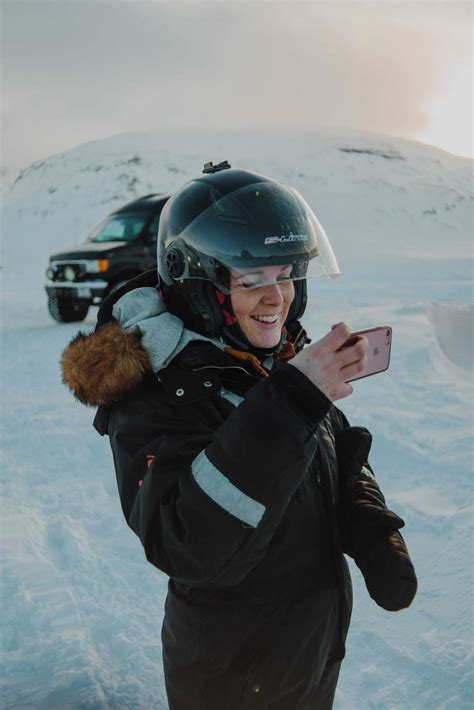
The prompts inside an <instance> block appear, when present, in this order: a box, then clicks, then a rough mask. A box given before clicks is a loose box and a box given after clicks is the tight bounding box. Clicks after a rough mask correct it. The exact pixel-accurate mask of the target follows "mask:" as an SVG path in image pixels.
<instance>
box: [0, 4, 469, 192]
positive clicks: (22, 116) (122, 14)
mask: <svg viewBox="0 0 474 710" xmlns="http://www.w3.org/2000/svg"><path fill="white" fill-rule="evenodd" d="M1 7H2V83H1V98H2V101H1V104H2V109H1V113H2V165H3V171H4V175H5V173H6V174H7V175H8V177H9V178H10V177H14V174H12V173H15V172H17V171H18V170H19V169H20V168H23V167H27V166H28V165H29V164H30V163H31V162H32V161H35V160H40V159H43V158H45V157H47V156H49V155H51V154H53V153H57V152H61V151H63V150H67V149H69V148H72V147H74V146H76V145H78V144H80V143H83V142H86V141H90V140H96V139H100V138H105V137H108V136H111V135H114V134H117V133H122V132H126V131H148V130H161V129H163V130H170V129H176V130H178V131H179V130H185V131H186V130H191V129H193V130H194V129H196V130H198V131H200V130H206V131H213V132H214V131H220V130H225V129H236V130H245V129H252V130H257V131H259V130H262V131H270V130H271V131H279V130H281V129H289V130H295V131H303V130H304V131H307V130H308V131H311V130H313V129H316V130H317V129H320V128H328V127H329V128H337V129H338V128H344V127H348V128H352V129H359V130H367V131H374V132H377V133H384V134H388V135H396V136H402V137H405V138H410V139H415V140H421V141H423V142H426V143H430V144H433V145H436V146H439V147H441V148H443V149H445V150H448V151H450V152H452V153H455V154H458V155H463V156H472V155H473V147H472V98H473V83H472V82H473V70H472V49H473V33H472V10H473V5H472V4H471V3H469V2H437V1H436V0H431V1H430V2H416V1H410V2H408V1H405V2H397V1H385V0H375V1H372V2H358V1H352V2H338V1H337V0H332V1H331V2H300V1H299V0H291V2H290V1H288V2H278V1H277V0H260V1H256V0H255V1H253V0H247V1H243V0H221V1H220V2H202V1H200V0H194V1H188V2H182V1H181V0H174V2H161V1H159V0H156V1H154V0H148V1H147V2H143V1H142V0H136V1H133V0H56V1H53V2H51V1H50V0H47V1H46V0H35V1H33V0H3V2H2V5H1Z"/></svg>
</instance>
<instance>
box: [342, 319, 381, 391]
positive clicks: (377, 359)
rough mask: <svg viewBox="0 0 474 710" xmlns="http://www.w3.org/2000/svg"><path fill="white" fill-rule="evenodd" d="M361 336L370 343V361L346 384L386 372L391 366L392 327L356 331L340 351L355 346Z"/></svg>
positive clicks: (378, 326) (379, 326) (376, 327)
mask: <svg viewBox="0 0 474 710" xmlns="http://www.w3.org/2000/svg"><path fill="white" fill-rule="evenodd" d="M361 335H364V336H365V337H366V338H367V340H368V341H369V352H368V360H367V362H366V364H365V366H364V369H363V370H362V371H361V372H359V374H357V375H356V376H355V377H351V379H350V380H346V382H353V381H354V380H360V379H362V378H363V377H370V376H371V375H376V374H377V373H378V372H385V370H387V369H388V366H389V364H390V349H391V347H392V328H391V326H389V325H377V326H375V327H374V328H367V329H366V330H356V331H354V332H353V333H351V335H350V337H349V339H348V340H346V342H345V343H344V344H343V345H341V347H340V348H338V349H339V350H343V349H344V348H348V347H350V346H351V345H354V344H355V343H356V342H357V340H358V338H359V337H360V336H361Z"/></svg>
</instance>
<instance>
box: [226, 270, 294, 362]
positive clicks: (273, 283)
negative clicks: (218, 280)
mask: <svg viewBox="0 0 474 710" xmlns="http://www.w3.org/2000/svg"><path fill="white" fill-rule="evenodd" d="M290 276H291V266H288V265H286V266H266V267H263V268H262V269H261V270H259V271H257V272H256V271H255V270H252V269H247V270H241V271H239V272H236V271H231V277H230V289H231V291H232V296H231V302H232V307H233V310H234V314H235V317H236V319H237V323H238V324H239V327H240V329H241V331H242V333H243V334H244V335H245V337H246V338H247V340H248V341H249V342H250V343H251V344H252V345H255V346H256V347H257V348H261V349H272V348H274V347H275V346H276V345H278V343H279V342H280V339H281V334H282V330H283V328H284V325H285V322H286V319H287V317H288V312H289V310H290V306H291V304H292V302H293V299H294V297H295V288H294V285H293V281H291V280H290ZM255 277H256V280H257V281H259V282H260V281H261V282H264V283H266V285H265V286H260V287H257V288H255V287H254V286H253V284H254V283H255V281H254V279H255ZM242 287H243V288H242ZM234 289H236V290H235V292H234Z"/></svg>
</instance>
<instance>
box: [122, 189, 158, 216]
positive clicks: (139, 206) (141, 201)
mask: <svg viewBox="0 0 474 710" xmlns="http://www.w3.org/2000/svg"><path fill="white" fill-rule="evenodd" d="M170 197H171V195H169V194H168V193H166V192H156V193H153V192H152V193H150V194H149V195H143V197H139V198H138V200H133V202H128V203H127V204H126V205H123V207H120V208H119V209H118V210H114V212H113V214H119V213H120V212H135V210H137V211H140V212H141V211H142V210H143V209H148V210H152V209H153V208H154V207H156V205H157V204H158V203H160V202H166V200H168V199H169V198H170Z"/></svg>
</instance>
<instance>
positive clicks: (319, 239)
mask: <svg viewBox="0 0 474 710" xmlns="http://www.w3.org/2000/svg"><path fill="white" fill-rule="evenodd" d="M210 194H211V204H210V206H209V207H208V208H207V209H205V210H204V211H203V212H202V213H201V214H200V215H199V216H198V217H197V218H196V219H194V220H193V221H192V222H191V223H190V224H189V225H188V226H187V227H186V229H185V230H184V231H183V232H182V233H181V234H180V235H179V236H178V235H177V238H176V239H175V240H174V241H173V243H172V244H171V245H170V247H171V251H173V250H174V252H175V253H176V251H178V252H181V254H182V271H181V274H180V276H179V277H178V278H179V279H206V280H208V281H212V282H213V283H214V284H215V285H216V286H217V288H219V290H221V291H222V292H224V293H234V292H236V291H240V290H243V289H249V288H261V287H262V286H266V285H268V284H273V283H277V282H281V281H287V280H291V281H295V280H298V279H308V278H315V277H317V276H326V277H334V276H337V275H338V274H339V273H340V272H339V267H338V264H337V261H336V257H335V256H334V252H333V251H332V248H331V245H330V244H329V240H328V238H327V236H326V234H325V232H324V229H323V228H322V226H321V225H320V223H319V221H318V219H317V217H316V215H315V214H314V212H313V211H312V209H311V208H310V207H309V205H308V204H307V203H306V202H305V200H304V199H303V197H302V196H301V195H300V194H299V192H298V191H297V190H295V189H294V188H292V187H288V186H285V185H280V184H279V183H276V182H271V181H268V182H261V183H252V184H251V185H246V186H244V187H241V188H239V189H237V190H233V191H232V192H230V193H228V194H221V193H220V192H219V191H218V190H217V189H216V188H215V187H214V186H212V187H211V188H210Z"/></svg>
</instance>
